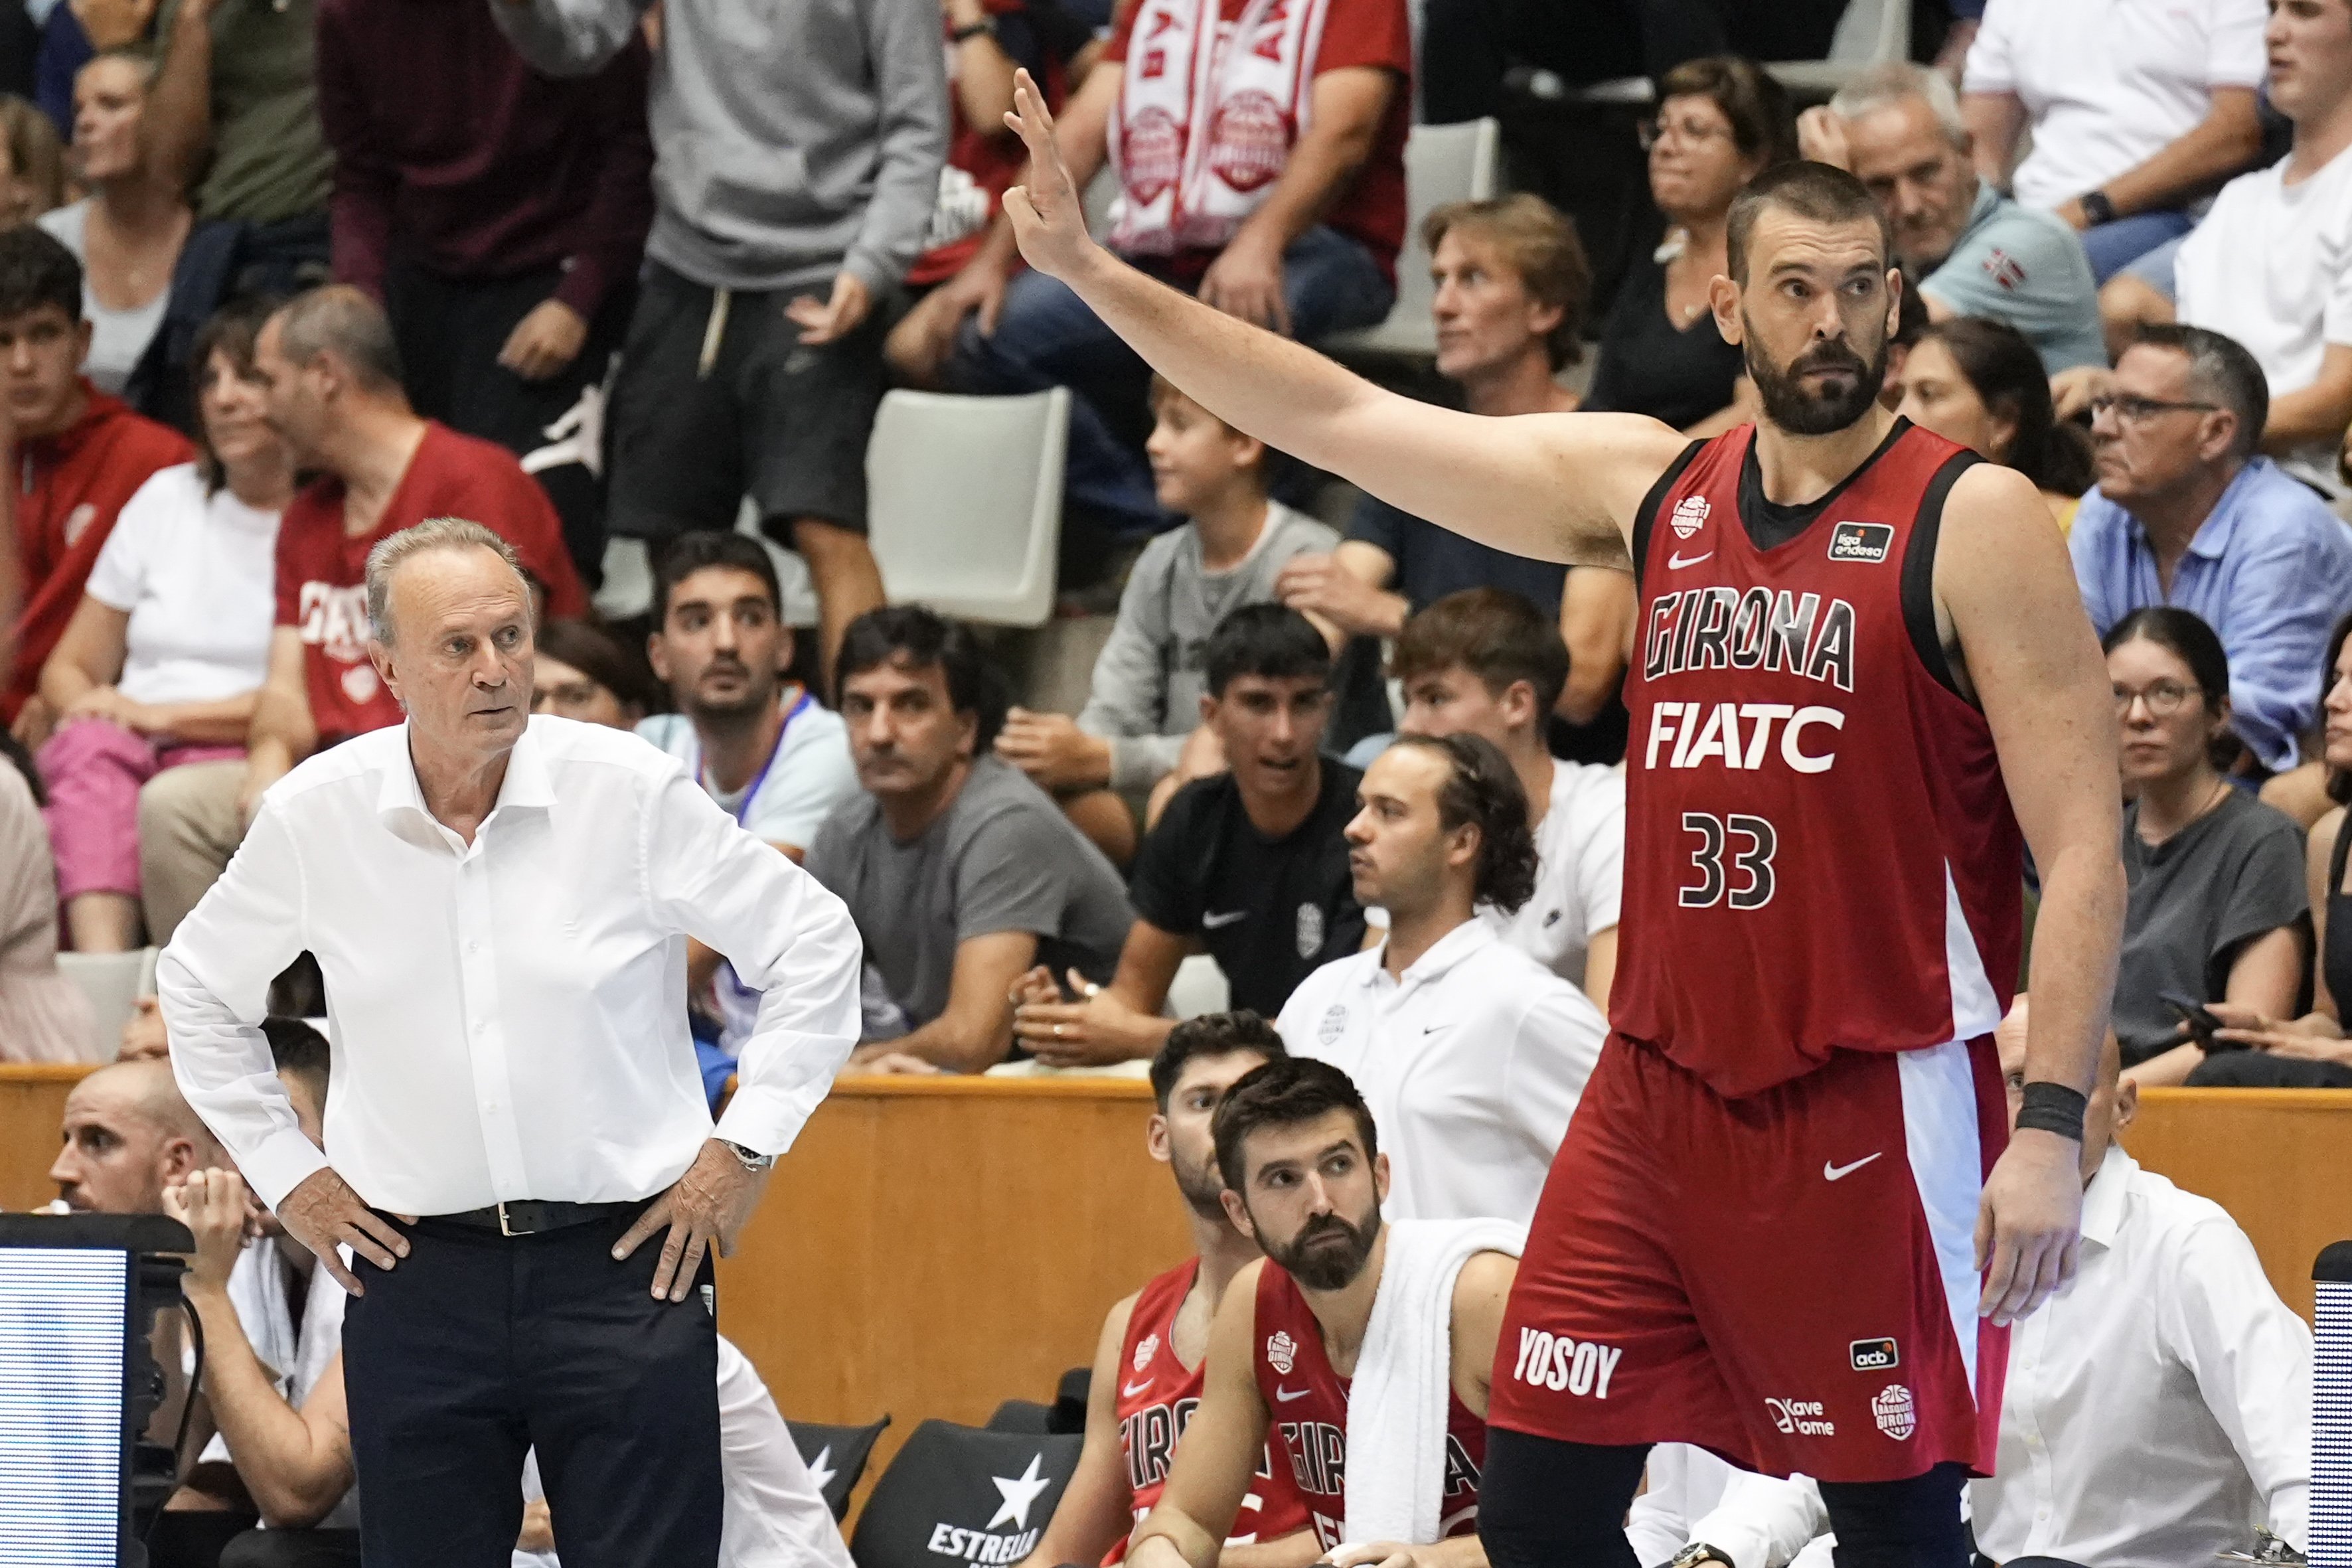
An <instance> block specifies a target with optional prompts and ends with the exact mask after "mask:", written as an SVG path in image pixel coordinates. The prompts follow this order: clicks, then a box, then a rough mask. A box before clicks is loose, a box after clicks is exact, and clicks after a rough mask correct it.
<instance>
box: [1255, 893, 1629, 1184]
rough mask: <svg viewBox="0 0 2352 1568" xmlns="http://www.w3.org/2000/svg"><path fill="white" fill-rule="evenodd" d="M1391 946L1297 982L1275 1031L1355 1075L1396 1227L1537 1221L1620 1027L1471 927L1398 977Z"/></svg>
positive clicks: (1300, 1052) (1302, 1051) (1448, 936)
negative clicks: (1376, 1136) (1588, 1090)
mask: <svg viewBox="0 0 2352 1568" xmlns="http://www.w3.org/2000/svg"><path fill="white" fill-rule="evenodd" d="M1387 954H1388V943H1386V942H1382V943H1381V945H1380V946H1379V947H1376V948H1374V949H1372V950H1371V951H1370V952H1358V953H1351V954H1349V956H1348V957H1346V958H1341V959H1335V960H1334V961H1333V962H1331V963H1327V964H1325V965H1324V966H1323V967H1322V968H1320V969H1318V970H1317V971H1315V973H1312V974H1309V975H1308V976H1307V978H1306V979H1305V980H1303V981H1301V982H1299V984H1298V989H1297V990H1296V991H1293V992H1292V993H1291V994H1290V1000H1289V1001H1287V1002H1286V1003H1284V1004H1283V1007H1282V1016H1281V1017H1280V1018H1278V1019H1276V1023H1275V1027H1276V1030H1277V1031H1278V1032H1279V1033H1280V1034H1281V1036H1282V1041H1283V1044H1284V1045H1286V1046H1287V1047H1289V1049H1290V1054H1291V1055H1293V1056H1297V1057H1311V1058H1315V1059H1316V1060H1318V1061H1327V1062H1329V1063H1330V1064H1332V1065H1333V1066H1334V1067H1337V1068H1341V1069H1343V1070H1344V1071H1346V1073H1347V1074H1348V1076H1349V1077H1350V1078H1352V1079H1355V1080H1356V1087H1357V1089H1359V1090H1360V1091H1361V1092H1362V1094H1363V1096H1364V1102H1365V1103H1366V1104H1367V1105H1369V1106H1370V1108H1371V1112H1372V1121H1373V1124H1374V1126H1375V1128H1376V1130H1377V1131H1379V1133H1380V1143H1381V1148H1382V1149H1383V1150H1385V1151H1387V1152H1388V1156H1389V1163H1390V1165H1391V1185H1390V1188H1389V1201H1388V1205H1387V1210H1386V1212H1387V1214H1388V1216H1389V1217H1390V1218H1391V1219H1478V1218H1489V1219H1507V1220H1511V1221H1514V1222H1516V1223H1517V1224H1520V1225H1525V1224H1527V1223H1528V1220H1529V1219H1531V1218H1533V1217H1534V1215H1535V1212H1536V1200H1537V1198H1538V1197H1539V1196H1541V1195H1542V1194H1543V1184H1544V1177H1545V1175H1546V1174H1547V1173H1549V1171H1550V1170H1551V1157H1552V1155H1553V1154H1554V1153H1555V1152H1558V1150H1559V1141H1560V1138H1561V1136H1562V1135H1563V1134H1565V1133H1566V1132H1567V1131H1568V1119H1569V1117H1570V1115H1571V1114H1573V1113H1574V1112H1575V1110H1576V1100H1577V1097H1578V1096H1579V1095H1580V1094H1582V1093H1583V1092H1584V1080H1585V1079H1588V1078H1590V1077H1591V1076H1592V1065H1593V1063H1594V1062H1596V1061H1598V1060H1599V1059H1600V1058H1601V1038H1602V1037H1603V1036H1604V1035H1606V1034H1607V1033H1608V1025H1607V1024H1606V1023H1604V1022H1603V1021H1602V1020H1601V1014H1600V1012H1599V1010H1598V1009H1596V1008H1595V1007H1594V1006H1593V1005H1592V1004H1591V1002H1590V1001H1589V1000H1587V999H1586V997H1585V994H1584V993H1583V992H1581V991H1579V990H1578V989H1577V988H1576V987H1575V986H1573V985H1570V984H1569V983H1568V982H1567V981H1565V980H1562V979H1561V978H1559V976H1558V975H1556V974H1554V973H1551V972H1550V971H1549V970H1547V969H1545V968H1544V967H1543V966H1542V965H1540V964H1538V963H1536V961H1535V960H1533V959H1531V958H1529V957H1528V955H1527V954H1526V953H1524V952H1519V951H1518V950H1517V948H1514V947H1510V946H1507V944H1505V942H1503V941H1502V939H1501V938H1499V937H1497V936H1496V934H1495V932H1494V931H1493V930H1492V929H1491V928H1490V927H1488V926H1487V925H1486V922H1485V921H1478V920H1471V921H1464V922H1463V923H1462V924H1460V925H1458V926H1456V927H1454V929H1453V930H1452V931H1448V932H1446V933H1445V935H1444V936H1443V937H1441V938H1439V939H1438V940H1437V941H1436V942H1433V943H1432V944H1431V945H1430V949H1429V951H1428V952H1424V953H1423V954H1422V955H1421V957H1420V958H1418V959H1416V960H1415V961H1414V962H1413V963H1412V964H1411V965H1410V966H1409V967H1408V968H1407V969H1406V970H1405V972H1404V974H1403V977H1402V979H1401V980H1400V979H1394V978H1391V976H1390V974H1389V973H1388V971H1387V970H1386V969H1384V968H1382V967H1381V963H1382V961H1383V960H1384V959H1385V958H1386V956H1387Z"/></svg>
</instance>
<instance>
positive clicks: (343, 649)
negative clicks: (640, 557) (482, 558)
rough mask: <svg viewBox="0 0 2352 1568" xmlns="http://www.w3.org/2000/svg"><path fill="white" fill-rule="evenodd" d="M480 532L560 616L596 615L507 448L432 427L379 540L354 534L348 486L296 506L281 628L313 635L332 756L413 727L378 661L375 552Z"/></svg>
mask: <svg viewBox="0 0 2352 1568" xmlns="http://www.w3.org/2000/svg"><path fill="white" fill-rule="evenodd" d="M436 517H457V518H464V519H466V520H467V521H470V522H478V523H480V524H481V525H482V526H483V527H485V528H487V529H488V530H489V531H491V532H493V533H495V534H497V535H498V536H499V538H501V539H504V540H505V541H506V542H508V543H509V544H511V545H513V546H514V550H515V553H516V554H517V555H519V556H520V557H521V558H522V564H523V569H524V570H525V571H527V572H529V573H530V574H531V575H532V576H533V577H534V578H536V579H537V580H538V583H539V586H540V587H541V590H542V591H543V592H544V593H545V595H546V605H545V613H546V614H547V615H548V616H580V615H585V614H586V613H587V610H588V593H587V590H586V589H584V588H583V587H582V586H581V584H580V575H579V574H578V573H577V572H575V571H573V570H572V557H571V556H570V555H568V554H566V553H565V552H564V549H563V525H562V522H561V521H558V520H557V518H556V515H555V509H554V507H552V506H551V505H550V504H549V502H548V500H547V492H546V491H544V490H542V489H540V488H539V481H538V480H536V479H532V478H531V477H530V475H529V474H526V473H524V472H523V471H522V465H521V464H520V463H518V462H516V461H515V459H514V455H513V454H512V453H510V452H509V451H508V450H507V449H506V448H505V447H498V446H493V445H491V444H490V443H489V442H488V441H479V440H476V439H475V438H474V437H471V436H460V435H459V434H457V432H456V431H455V430H452V429H450V428H449V427H448V426H446V425H442V424H440V423H438V422H436V421H430V420H428V421H427V422H426V424H425V439H424V441H423V442H422V443H420V444H419V445H418V447H417V448H416V452H415V456H414V457H412V458H409V459H408V468H407V471H406V472H404V473H403V474H402V475H401V477H400V484H399V486H398V488H397V489H394V491H393V493H392V499H391V500H388V501H386V502H385V503H384V508H383V517H381V518H380V519H378V520H377V522H376V526H375V528H374V530H373V531H372V532H369V533H367V534H365V535H363V536H362V537H360V538H356V539H354V538H352V537H350V536H349V535H347V534H346V533H345V532H344V531H343V482H342V481H341V479H320V481H318V482H317V483H316V484H313V485H311V486H310V487H309V488H308V489H304V490H303V491H302V493H301V494H299V495H298V496H296V497H295V498H294V500H292V502H291V503H289V505H288V506H287V508H286V515H285V518H284V520H283V521H281V522H280V523H279V524H278V625H279V626H293V627H295V628H297V629H298V630H299V631H300V632H301V634H302V643H303V648H304V657H303V670H304V683H305V685H306V686H307V688H308V689H309V692H310V720H311V722H312V723H313V724H315V725H316V726H317V727H318V731H319V745H320V748H321V749H322V750H323V749H324V748H326V747H328V746H331V745H333V744H335V743H336V742H339V741H347V740H349V739H351V738H352V736H353V735H360V734H364V733H366V732H367V731H370V730H381V729H383V727H384V726H385V725H387V724H397V723H399V722H400V721H401V711H400V704H399V703H397V702H395V701H394V700H393V696H392V693H391V692H390V691H387V690H385V689H384V685H383V681H382V680H381V679H378V678H377V676H376V673H375V667H374V666H373V665H372V664H370V663H369V662H368V656H367V640H368V625H367V558H368V552H369V551H371V550H373V549H374V548H375V547H376V545H377V544H378V543H379V542H382V541H383V540H384V539H386V538H389V537H390V536H391V535H393V534H395V533H398V532H399V531H401V530H402V529H404V528H414V527H415V526H416V524H418V523H420V522H423V521H426V520H427V519H430V518H436Z"/></svg>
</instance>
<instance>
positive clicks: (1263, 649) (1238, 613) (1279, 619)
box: [1202, 604, 1331, 697]
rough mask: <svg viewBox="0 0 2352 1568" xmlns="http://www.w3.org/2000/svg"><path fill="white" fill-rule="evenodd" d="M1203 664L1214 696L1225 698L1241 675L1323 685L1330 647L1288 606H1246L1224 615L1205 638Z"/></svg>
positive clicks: (1328, 672) (1326, 680)
mask: <svg viewBox="0 0 2352 1568" xmlns="http://www.w3.org/2000/svg"><path fill="white" fill-rule="evenodd" d="M1202 662H1203V666H1204V668H1203V670H1202V674H1203V675H1204V676H1206V678H1207V680H1208V688H1209V695H1210V696H1212V697H1223V695H1224V694H1225V688H1226V687H1228V686H1230V685H1232V684H1233V683H1234V679H1235V678H1236V677H1238V676H1244V675H1255V676H1259V677H1261V678H1263V679H1267V680H1313V681H1315V682H1317V683H1318V684H1319V685H1325V686H1328V685H1329V684H1330V680H1331V645H1330V644H1329V643H1328V642H1326V641H1324V640H1323V634H1322V633H1321V632H1318V631H1317V630H1316V629H1315V623H1314V622H1313V621H1310V620H1308V619H1307V617H1306V616H1302V615H1300V614H1299V613H1298V612H1297V610H1294V609H1292V608H1291V607H1290V606H1289V605H1273V604H1267V605H1243V606H1242V607H1241V608H1240V609H1238V610H1235V611H1234V612H1232V613H1231V614H1230V615H1228V616H1225V618H1224V619H1223V620H1222V621H1219V622H1218V623H1217V629H1216V630H1215V631H1213V632H1211V633H1210V634H1209V644H1208V647H1207V648H1206V649H1205V650H1204V652H1203V654H1202Z"/></svg>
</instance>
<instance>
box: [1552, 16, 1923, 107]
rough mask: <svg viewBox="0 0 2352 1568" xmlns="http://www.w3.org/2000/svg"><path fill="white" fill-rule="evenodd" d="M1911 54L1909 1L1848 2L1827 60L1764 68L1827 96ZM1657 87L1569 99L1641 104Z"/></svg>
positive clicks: (1600, 90)
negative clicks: (1877, 68)
mask: <svg viewBox="0 0 2352 1568" xmlns="http://www.w3.org/2000/svg"><path fill="white" fill-rule="evenodd" d="M1909 58H1911V3H1910V0H1848V4H1847V5H1846V8H1845V10H1844V11H1843V13H1842V14H1840V16H1838V25H1837V31H1836V32H1834V33H1832V34H1831V35H1830V52H1829V58H1827V59H1819V60H1773V61H1771V62H1769V64H1767V65H1766V66H1765V69H1766V70H1768V71H1770V72H1771V73H1772V77H1773V79H1774V80H1776V81H1778V82H1779V83H1780V85H1781V86H1782V87H1785V88H1787V89H1789V90H1790V91H1791V92H1794V93H1797V94H1799V95H1800V96H1801V97H1806V98H1823V99H1825V98H1829V97H1831V96H1832V95H1833V94H1834V93H1836V92H1837V90H1838V89H1840V88H1842V87H1843V86H1845V85H1846V83H1848V82H1850V81H1852V80H1853V79H1854V78H1855V77H1858V76H1860V75H1861V74H1862V73H1863V72H1864V71H1865V70H1868V69H1869V68H1871V67H1873V66H1882V65H1891V64H1893V63H1894V62H1895V61H1897V60H1907V59H1909ZM1654 91H1655V89H1654V88H1653V86H1652V84H1651V82H1650V79H1649V78H1647V77H1640V76H1628V77H1618V78H1616V79H1613V80H1610V81H1597V82H1594V83H1593V84H1592V85H1591V86H1590V87H1580V88H1575V89H1570V92H1569V93H1568V95H1567V99H1566V101H1568V102H1570V103H1579V104H1592V105H1612V104H1614V105H1628V104H1630V105H1633V106H1635V107H1639V106H1642V105H1645V104H1648V103H1650V102H1652V101H1653V100H1654Z"/></svg>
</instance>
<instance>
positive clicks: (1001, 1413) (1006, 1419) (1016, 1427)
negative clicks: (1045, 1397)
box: [988, 1399, 1054, 1437]
mask: <svg viewBox="0 0 2352 1568" xmlns="http://www.w3.org/2000/svg"><path fill="white" fill-rule="evenodd" d="M1053 1420H1054V1407H1053V1406H1052V1405H1040V1404H1038V1403H1037V1402H1036V1401H1035V1400H1034V1399H1008V1400H1006V1401H1005V1402H1004V1403H1003V1404H1002V1405H998V1406H997V1407H996V1414H995V1415H991V1416H990V1417H989V1418H988V1430H990V1431H991V1432H1024V1433H1026V1434H1028V1435H1029V1436H1033V1437H1038V1436H1045V1434H1046V1433H1048V1432H1050V1431H1052V1430H1053V1429H1054V1427H1053Z"/></svg>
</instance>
